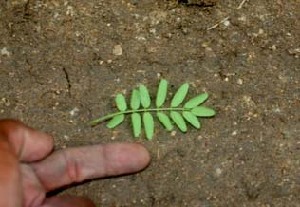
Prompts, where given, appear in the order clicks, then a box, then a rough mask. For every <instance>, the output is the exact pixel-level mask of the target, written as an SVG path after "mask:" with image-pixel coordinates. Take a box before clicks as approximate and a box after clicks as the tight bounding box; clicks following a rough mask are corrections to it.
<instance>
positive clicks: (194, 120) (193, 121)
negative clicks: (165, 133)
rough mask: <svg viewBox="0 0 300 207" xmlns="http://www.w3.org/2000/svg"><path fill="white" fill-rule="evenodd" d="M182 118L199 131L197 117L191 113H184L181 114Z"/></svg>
mask: <svg viewBox="0 0 300 207" xmlns="http://www.w3.org/2000/svg"><path fill="white" fill-rule="evenodd" d="M182 116H183V118H184V119H185V120H187V121H188V122H189V123H190V124H191V125H193V126H194V127H195V128H197V129H200V126H201V125H200V122H199V121H198V119H197V116H195V115H194V114H193V113H192V112H189V111H184V112H182Z"/></svg>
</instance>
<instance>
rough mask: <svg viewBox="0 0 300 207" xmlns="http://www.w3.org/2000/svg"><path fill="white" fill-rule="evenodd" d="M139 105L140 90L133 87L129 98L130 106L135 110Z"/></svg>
mask: <svg viewBox="0 0 300 207" xmlns="http://www.w3.org/2000/svg"><path fill="white" fill-rule="evenodd" d="M140 105H141V98H140V92H139V91H138V90H136V89H133V91H132V94H131V99H130V107H131V108H132V109H134V110H137V109H138V108H139V107H140Z"/></svg>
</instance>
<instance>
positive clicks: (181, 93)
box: [171, 83, 189, 107]
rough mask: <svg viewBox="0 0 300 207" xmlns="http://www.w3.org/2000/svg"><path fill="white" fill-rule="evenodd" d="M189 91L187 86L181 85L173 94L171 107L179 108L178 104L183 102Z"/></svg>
mask: <svg viewBox="0 0 300 207" xmlns="http://www.w3.org/2000/svg"><path fill="white" fill-rule="evenodd" d="M188 90H189V84H188V83H185V84H183V85H181V86H180V87H179V88H178V90H177V92H176V93H175V95H174V97H173V99H172V101H171V107H177V106H179V104H181V103H182V101H183V100H184V98H185V96H186V94H187V92H188Z"/></svg>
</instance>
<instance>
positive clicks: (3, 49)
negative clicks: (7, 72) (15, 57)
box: [0, 47, 10, 57]
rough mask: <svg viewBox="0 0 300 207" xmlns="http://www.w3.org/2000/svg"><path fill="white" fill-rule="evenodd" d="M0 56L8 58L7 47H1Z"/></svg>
mask: <svg viewBox="0 0 300 207" xmlns="http://www.w3.org/2000/svg"><path fill="white" fill-rule="evenodd" d="M0 53H1V55H3V56H8V57H9V56H10V52H9V51H8V49H7V47H3V48H2V49H1V51H0Z"/></svg>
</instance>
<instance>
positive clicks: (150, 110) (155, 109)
mask: <svg viewBox="0 0 300 207" xmlns="http://www.w3.org/2000/svg"><path fill="white" fill-rule="evenodd" d="M189 110H191V109H187V108H148V109H137V110H134V109H132V110H127V111H118V112H115V113H111V114H107V115H105V116H102V117H100V118H98V119H94V120H93V121H91V122H89V124H90V125H96V124H98V123H100V122H103V121H106V120H108V119H111V118H113V117H114V116H118V115H121V114H132V113H139V112H159V111H189Z"/></svg>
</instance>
